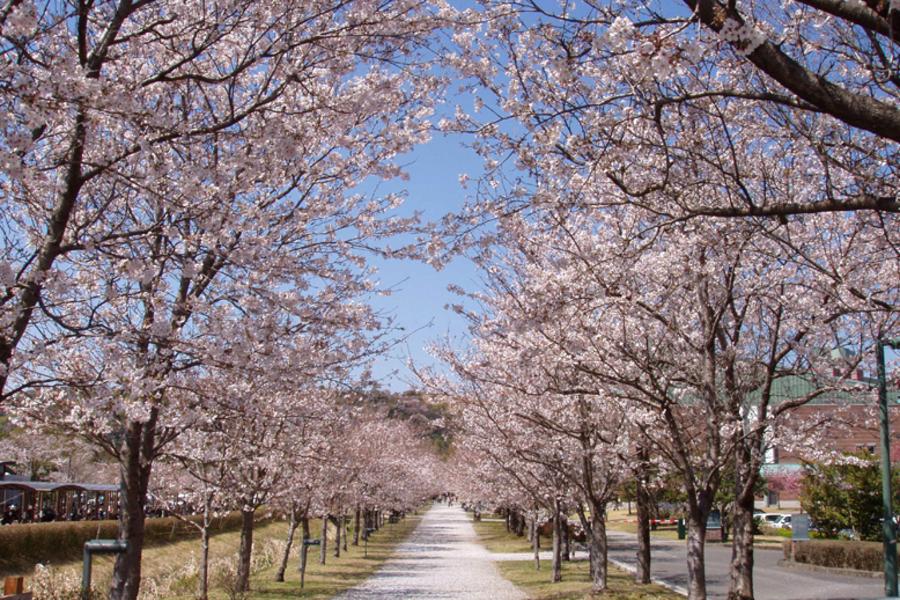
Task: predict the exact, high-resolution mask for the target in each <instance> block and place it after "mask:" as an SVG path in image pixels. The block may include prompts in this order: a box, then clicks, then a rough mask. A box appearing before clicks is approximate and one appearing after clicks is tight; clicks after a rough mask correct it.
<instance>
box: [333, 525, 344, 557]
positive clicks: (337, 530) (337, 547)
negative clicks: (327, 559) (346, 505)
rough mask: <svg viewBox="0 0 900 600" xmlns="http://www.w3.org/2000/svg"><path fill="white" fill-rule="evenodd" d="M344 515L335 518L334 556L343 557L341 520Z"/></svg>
mask: <svg viewBox="0 0 900 600" xmlns="http://www.w3.org/2000/svg"><path fill="white" fill-rule="evenodd" d="M343 520H344V517H342V516H341V517H336V518H335V520H334V557H335V558H340V557H341V521H343Z"/></svg>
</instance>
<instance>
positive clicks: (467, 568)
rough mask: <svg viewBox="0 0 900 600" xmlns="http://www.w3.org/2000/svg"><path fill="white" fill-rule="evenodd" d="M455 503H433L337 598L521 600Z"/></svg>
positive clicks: (360, 599) (348, 599) (369, 599)
mask: <svg viewBox="0 0 900 600" xmlns="http://www.w3.org/2000/svg"><path fill="white" fill-rule="evenodd" d="M525 597H526V596H525V594H524V593H522V592H521V591H520V590H519V589H518V588H516V587H515V586H513V584H511V583H510V582H508V581H506V580H505V579H503V578H502V577H501V576H500V573H499V572H498V571H497V568H496V566H495V565H494V563H493V562H492V561H491V554H490V552H488V551H487V550H486V549H485V548H484V546H482V545H481V544H480V543H479V542H478V537H477V536H476V534H475V529H474V528H473V527H472V523H471V522H470V520H469V518H468V516H467V515H466V513H465V512H464V511H463V510H462V509H461V508H459V507H458V506H446V505H444V504H435V505H434V506H433V507H432V508H431V509H430V510H429V511H428V512H427V513H425V515H424V517H423V518H422V522H421V523H419V526H418V527H416V529H415V531H413V533H412V535H411V536H410V537H409V539H408V540H406V541H405V542H403V543H402V544H401V545H400V546H399V547H398V549H397V554H396V556H395V557H394V558H391V559H390V560H388V561H387V562H386V563H385V564H384V566H382V567H381V569H379V570H378V571H377V572H376V573H375V574H374V575H372V576H371V577H370V578H369V579H367V580H366V581H365V582H364V583H362V584H361V585H358V586H357V587H355V588H352V589H350V590H348V591H346V592H344V593H343V594H341V595H339V596H337V598H340V599H341V600H374V599H382V598H384V599H387V598H390V599H392V600H394V599H397V598H403V599H404V600H407V599H416V598H429V599H430V598H448V599H449V598H459V599H461V600H462V599H474V600H478V599H484V600H492V599H496V600H520V599H524V598H525Z"/></svg>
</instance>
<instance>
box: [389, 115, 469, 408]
mask: <svg viewBox="0 0 900 600" xmlns="http://www.w3.org/2000/svg"><path fill="white" fill-rule="evenodd" d="M452 104H453V102H452V101H451V103H450V106H449V107H445V109H446V108H449V109H450V110H452V108H453V106H452ZM398 162H399V163H400V164H402V165H404V166H405V170H406V172H407V173H408V174H409V180H407V181H391V182H382V183H381V184H380V185H379V187H378V191H380V192H383V193H386V192H390V191H398V190H405V193H406V194H407V200H406V202H405V204H404V206H403V212H404V213H408V212H410V213H411V212H412V211H416V210H418V211H421V212H422V213H423V219H424V220H437V219H440V218H441V217H442V216H443V215H444V214H446V213H448V212H454V211H456V210H458V209H459V208H460V207H461V206H462V205H463V203H464V202H465V200H466V198H467V194H471V193H472V190H471V189H470V190H465V189H463V187H462V186H461V185H460V183H459V175H460V174H461V173H468V174H471V175H473V178H474V176H475V175H477V174H478V173H479V172H480V171H481V160H480V159H479V158H478V156H477V155H476V154H475V153H474V151H472V150H470V149H468V148H465V147H464V146H463V138H461V137H460V136H444V135H443V134H441V133H435V134H434V135H433V137H432V139H431V141H430V142H429V143H427V144H424V145H422V146H419V147H418V148H416V149H415V150H414V151H413V152H411V153H410V154H407V155H404V156H403V157H401V158H400V159H399V161H398ZM374 264H375V266H376V267H377V268H378V270H379V277H378V278H379V280H380V282H381V286H382V287H383V288H389V289H392V290H394V292H393V293H392V294H391V295H390V296H384V297H382V296H378V297H375V298H374V299H373V300H372V305H373V306H375V307H376V308H377V309H378V310H379V311H381V312H383V313H386V314H388V315H391V316H393V317H394V318H395V320H396V325H398V326H400V327H403V328H404V330H405V333H406V334H408V336H409V337H408V339H407V340H406V341H405V343H403V344H400V345H399V346H397V347H396V348H394V350H393V351H392V352H391V353H390V354H389V355H387V356H384V357H381V358H379V359H377V360H376V362H375V366H374V369H373V371H374V375H375V377H376V378H377V379H379V380H381V384H382V387H384V388H387V389H390V390H394V391H402V390H405V389H409V388H411V387H416V384H415V377H414V376H413V375H412V373H411V372H410V371H409V370H408V369H407V367H406V363H407V360H408V359H410V358H411V359H412V360H413V361H414V362H415V363H416V364H417V365H435V364H436V363H435V361H434V360H433V359H431V357H430V356H429V355H428V354H427V353H426V351H425V349H424V348H425V346H426V345H427V344H428V343H429V342H430V341H432V340H435V339H438V338H444V337H446V336H448V335H449V336H451V337H454V338H459V336H460V335H461V334H463V333H464V332H465V322H464V321H463V319H461V318H460V317H459V316H458V315H457V314H456V313H453V312H452V311H450V310H446V309H445V308H444V306H445V305H447V304H449V303H451V302H457V303H458V302H459V297H458V296H456V295H454V294H451V293H450V292H448V291H447V286H448V285H449V284H451V283H454V284H457V285H460V286H462V287H463V288H464V289H467V290H469V289H473V288H476V287H478V272H477V270H476V269H475V267H474V266H473V265H472V264H471V263H470V262H469V261H467V260H466V259H464V258H457V259H455V260H454V261H452V262H451V263H450V264H449V265H447V266H446V267H444V268H443V269H442V270H440V271H438V270H436V269H434V268H433V267H431V266H429V265H427V264H424V263H421V262H416V261H411V260H403V261H400V260H387V261H386V260H376V261H374Z"/></svg>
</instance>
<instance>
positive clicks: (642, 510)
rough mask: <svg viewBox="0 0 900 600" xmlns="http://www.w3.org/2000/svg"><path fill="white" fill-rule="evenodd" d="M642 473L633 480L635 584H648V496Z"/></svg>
mask: <svg viewBox="0 0 900 600" xmlns="http://www.w3.org/2000/svg"><path fill="white" fill-rule="evenodd" d="M644 477H645V474H644V473H638V474H637V477H636V478H635V483H636V488H637V493H636V498H635V499H636V500H637V522H638V526H637V545H638V548H637V569H636V570H635V572H634V580H635V581H636V582H637V583H642V584H648V583H650V495H649V494H648V493H647V488H646V486H645V485H644Z"/></svg>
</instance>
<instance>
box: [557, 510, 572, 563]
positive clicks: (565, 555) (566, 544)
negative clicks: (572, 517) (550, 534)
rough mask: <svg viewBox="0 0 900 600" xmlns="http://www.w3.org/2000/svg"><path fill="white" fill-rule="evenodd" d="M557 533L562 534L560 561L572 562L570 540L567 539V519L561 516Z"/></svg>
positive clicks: (565, 516)
mask: <svg viewBox="0 0 900 600" xmlns="http://www.w3.org/2000/svg"><path fill="white" fill-rule="evenodd" d="M559 532H560V533H561V534H562V539H563V548H562V559H563V560H566V561H570V560H572V540H570V539H569V518H568V516H567V515H563V516H562V518H561V523H560V529H559Z"/></svg>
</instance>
